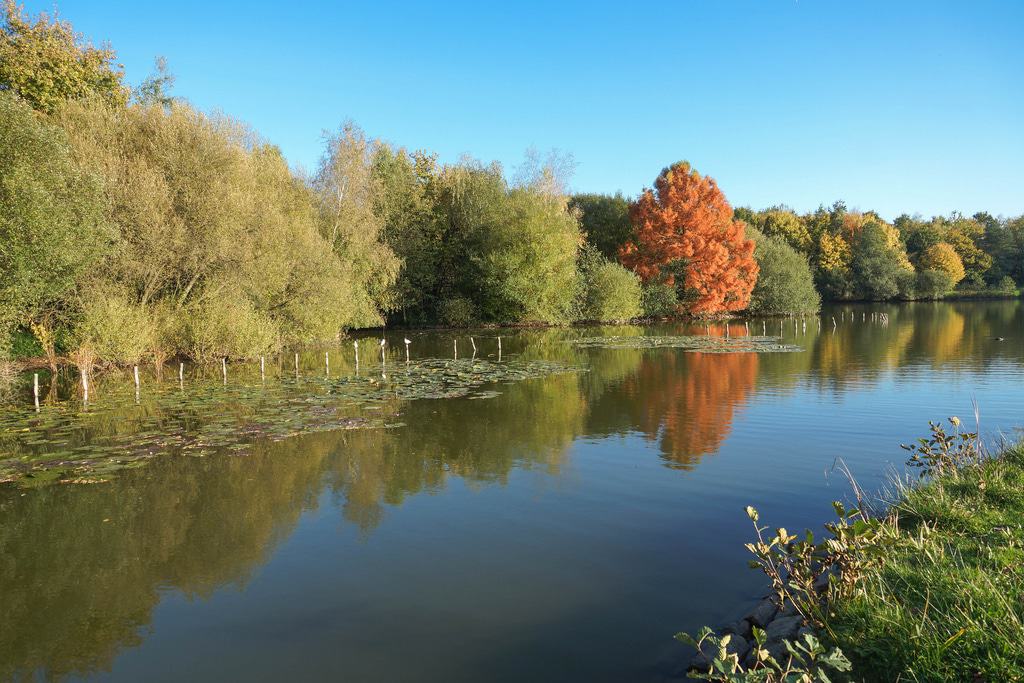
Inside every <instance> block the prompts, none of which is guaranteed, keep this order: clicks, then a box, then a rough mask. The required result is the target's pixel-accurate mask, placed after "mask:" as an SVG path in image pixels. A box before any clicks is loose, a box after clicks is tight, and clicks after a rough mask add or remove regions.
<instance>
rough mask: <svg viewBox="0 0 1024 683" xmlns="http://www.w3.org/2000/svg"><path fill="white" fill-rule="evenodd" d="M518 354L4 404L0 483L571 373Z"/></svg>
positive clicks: (232, 449)
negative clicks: (44, 402)
mask: <svg viewBox="0 0 1024 683" xmlns="http://www.w3.org/2000/svg"><path fill="white" fill-rule="evenodd" d="M575 370H577V368H573V367H570V366H566V365H564V364H560V363H555V362H550V361H542V360H533V361H525V360H518V359H511V360H506V361H505V362H500V363H499V362H494V361H489V360H474V359H465V360H445V359H425V360H419V361H414V362H411V363H398V364H396V365H394V366H387V367H381V366H380V365H379V364H377V365H376V366H375V367H373V368H372V369H369V368H367V369H364V370H363V372H362V373H360V374H353V375H348V376H341V377H339V376H333V377H332V376H327V375H324V374H321V375H312V374H310V375H298V376H294V375H293V376H285V377H282V378H279V379H269V378H268V379H267V380H266V381H262V380H260V379H259V378H258V377H257V378H256V379H255V380H253V379H247V380H239V381H229V382H227V383H221V382H217V381H210V380H205V381H198V380H197V381H189V380H186V381H185V382H182V383H179V382H177V381H170V380H167V381H163V382H158V383H152V384H148V385H144V386H143V391H141V392H140V394H139V395H138V396H136V394H135V391H134V387H133V386H131V385H130V384H129V383H122V384H118V385H117V386H114V387H112V388H110V389H109V391H107V390H104V389H99V390H95V391H94V392H93V395H92V396H91V400H90V402H89V404H88V405H85V404H83V403H82V402H81V401H80V400H71V401H62V402H59V403H55V404H47V405H43V406H42V407H41V409H40V410H39V411H38V412H37V411H36V410H35V409H34V407H32V406H4V409H3V410H2V411H0V483H15V484H17V485H19V486H22V487H33V486H42V485H49V484H54V483H63V484H95V483H102V482H104V481H108V480H109V479H110V478H111V477H113V476H114V475H115V474H116V473H117V472H118V471H120V470H124V469H127V468H132V467H139V466H141V465H144V464H145V463H146V462H148V461H149V460H151V459H152V458H154V457H158V456H161V455H166V454H178V455H190V456H200V457H201V456H206V455H210V454H213V453H228V454H234V455H244V454H246V452H248V450H249V449H250V448H251V447H252V445H253V444H255V443H257V442H258V441H259V440H264V439H269V440H281V439H286V438H289V437H292V436H295V435H298V434H305V433H311V432H321V431H332V430H340V429H387V428H395V427H400V426H402V422H401V421H400V412H401V408H402V404H403V403H404V402H406V401H414V400H430V399H445V398H460V397H465V398H475V399H487V398H493V397H495V396H498V395H499V394H500V392H498V391H496V390H495V388H494V385H496V384H500V383H504V382H514V381H521V380H526V379H534V378H540V377H545V376H548V375H551V374H555V373H562V372H569V371H575Z"/></svg>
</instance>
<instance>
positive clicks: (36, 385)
mask: <svg viewBox="0 0 1024 683" xmlns="http://www.w3.org/2000/svg"><path fill="white" fill-rule="evenodd" d="M32 395H33V396H34V397H35V399H36V412H37V413H38V412H39V373H38V372H37V373H35V374H33V375H32Z"/></svg>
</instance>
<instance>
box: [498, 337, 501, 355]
mask: <svg viewBox="0 0 1024 683" xmlns="http://www.w3.org/2000/svg"><path fill="white" fill-rule="evenodd" d="M498 360H499V361H500V360H501V337H498Z"/></svg>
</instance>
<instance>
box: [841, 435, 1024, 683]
mask: <svg viewBox="0 0 1024 683" xmlns="http://www.w3.org/2000/svg"><path fill="white" fill-rule="evenodd" d="M888 523H891V524H894V525H897V527H898V531H899V536H898V538H899V541H898V542H897V543H896V544H894V546H893V547H892V548H891V551H890V554H889V556H888V558H887V560H886V561H885V562H884V563H883V564H881V565H880V566H878V567H876V568H873V569H871V570H869V571H868V572H866V574H865V576H864V578H863V581H862V583H861V587H860V590H859V591H857V592H856V593H855V594H854V595H852V596H850V597H848V598H845V599H842V600H837V601H835V602H834V603H832V604H831V605H830V606H829V610H828V612H827V622H826V623H827V626H828V629H829V630H831V631H832V633H833V636H832V637H830V638H828V640H831V641H833V642H834V644H835V645H837V646H839V647H840V648H841V649H842V650H843V652H844V653H845V654H846V655H847V657H849V659H850V660H851V661H852V662H853V671H852V672H851V674H850V678H851V679H852V680H864V681H893V680H908V681H1019V680H1024V443H1017V444H1014V445H1011V446H1007V447H1005V448H1004V449H1003V450H1002V451H1001V452H1000V453H998V455H997V456H996V457H992V458H989V459H986V460H984V461H982V462H981V463H980V464H978V465H971V466H966V467H961V468H959V469H957V470H955V471H952V472H946V473H943V474H941V475H938V476H935V477H934V478H932V479H930V480H927V481H925V482H923V483H921V484H920V485H919V486H914V487H909V488H906V489H905V490H903V491H901V492H900V495H899V497H898V500H897V501H896V502H895V503H894V504H893V507H892V509H891V515H890V521H889V522H888Z"/></svg>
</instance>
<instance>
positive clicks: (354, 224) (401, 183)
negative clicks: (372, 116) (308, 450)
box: [0, 1, 640, 366]
mask: <svg viewBox="0 0 1024 683" xmlns="http://www.w3.org/2000/svg"><path fill="white" fill-rule="evenodd" d="M114 58H115V56H114V53H113V52H111V51H110V50H108V49H101V48H95V47H93V46H91V45H90V44H88V43H87V42H86V41H85V40H84V39H83V38H82V37H81V36H79V35H77V34H76V33H75V32H74V30H73V29H72V27H71V26H70V25H68V24H67V23H65V22H62V21H57V20H54V19H51V18H50V17H48V16H46V15H40V16H38V17H36V18H34V19H30V18H28V17H26V16H24V15H23V14H22V13H21V12H20V10H19V9H18V8H17V7H16V6H15V5H14V3H13V2H11V1H8V2H6V4H5V5H4V16H3V25H2V30H0V326H2V332H3V333H2V334H0V346H2V353H3V354H4V355H10V354H12V353H14V354H18V355H42V354H45V355H46V356H47V357H48V358H49V361H50V364H51V365H54V366H55V365H56V364H57V363H58V362H59V359H60V358H61V357H67V358H70V359H71V360H73V361H74V362H76V363H78V364H79V365H82V366H91V365H93V364H95V363H100V362H107V363H118V364H131V363H137V362H139V361H141V360H143V359H151V360H155V361H157V363H158V364H159V363H160V362H162V361H163V360H164V359H166V358H168V357H171V356H181V357H189V358H193V359H197V360H204V359H210V358H219V357H222V356H228V357H253V356H257V355H260V354H264V353H269V352H272V351H274V350H277V349H280V348H282V347H285V346H289V345H296V344H303V343H314V342H324V341H329V340H334V339H337V338H338V336H339V335H341V334H342V333H343V332H344V330H346V329H350V328H356V327H372V326H379V325H383V324H386V323H389V322H399V323H407V324H417V325H422V324H433V323H438V324H445V325H468V324H471V323H482V322H495V323H531V322H553V323H562V322H568V321H572V320H577V319H589V318H594V319H609V320H610V319H627V318H631V317H634V316H636V315H638V314H639V313H640V308H639V298H640V295H639V291H640V289H639V283H638V281H637V279H636V277H635V276H634V275H633V274H631V273H629V272H628V271H626V270H625V269H624V268H622V267H621V266H619V265H617V264H615V263H613V262H611V261H610V260H608V259H605V258H603V257H601V256H600V255H599V254H597V253H596V252H595V251H593V250H591V249H588V248H585V246H584V243H585V240H584V238H583V233H582V232H581V229H580V225H579V221H578V216H577V214H576V213H574V212H573V211H572V210H571V209H570V207H569V205H568V197H567V196H566V194H565V192H564V190H563V188H562V186H561V184H560V181H559V178H558V173H557V169H556V167H555V166H554V165H552V164H542V163H534V164H533V165H532V167H529V168H527V170H526V171H525V172H524V173H523V174H522V178H520V179H518V180H517V181H515V182H512V181H509V180H507V179H506V177H505V175H504V174H503V172H502V169H501V167H500V166H498V165H497V164H490V165H487V164H482V163H479V162H476V161H472V160H464V161H461V162H459V163H456V164H450V165H443V164H439V163H438V162H437V161H436V158H435V157H434V156H432V155H430V154H426V153H414V154H409V153H407V152H405V151H404V150H398V149H393V148H392V147H390V146H388V145H386V144H383V143H380V142H377V141H373V140H369V139H367V138H366V136H365V135H364V134H363V133H362V132H361V131H360V130H359V129H358V128H357V127H355V126H354V125H351V124H348V125H345V126H343V127H342V128H341V129H340V130H339V131H338V132H337V133H336V134H334V135H332V136H331V137H329V138H328V139H327V140H326V145H325V149H324V153H323V157H322V160H321V162H320V164H319V167H318V169H317V170H316V172H315V173H313V174H310V175H308V176H302V175H297V174H295V173H293V172H292V171H291V170H290V169H289V167H288V164H287V162H286V160H285V159H284V158H283V157H282V155H281V153H280V151H279V150H278V149H277V148H276V147H274V146H273V145H271V144H269V143H267V142H266V141H265V140H262V139H261V138H260V137H259V136H258V135H256V134H255V133H254V132H253V131H252V130H250V129H248V128H247V127H245V126H244V125H242V124H240V123H238V122H236V121H233V120H231V119H229V118H226V117H223V116H211V115H207V114H204V113H201V112H199V111H197V110H195V109H194V108H193V107H191V106H189V104H188V103H186V102H184V101H182V100H178V99H175V98H173V97H171V96H170V95H169V93H168V89H169V87H170V85H171V83H172V79H171V77H170V76H169V74H168V73H167V72H166V70H165V69H164V68H163V65H162V64H159V65H158V70H157V72H156V73H155V74H154V76H152V77H150V78H149V79H147V81H146V82H145V83H143V84H142V85H140V86H139V87H136V88H131V87H129V86H127V85H126V84H125V83H124V78H123V73H122V72H121V70H120V69H119V67H118V66H117V65H116V64H115V62H114ZM12 347H13V348H12ZM0 357H2V356H0Z"/></svg>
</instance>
